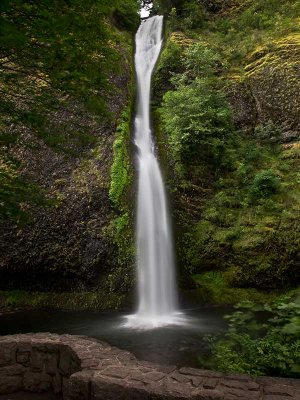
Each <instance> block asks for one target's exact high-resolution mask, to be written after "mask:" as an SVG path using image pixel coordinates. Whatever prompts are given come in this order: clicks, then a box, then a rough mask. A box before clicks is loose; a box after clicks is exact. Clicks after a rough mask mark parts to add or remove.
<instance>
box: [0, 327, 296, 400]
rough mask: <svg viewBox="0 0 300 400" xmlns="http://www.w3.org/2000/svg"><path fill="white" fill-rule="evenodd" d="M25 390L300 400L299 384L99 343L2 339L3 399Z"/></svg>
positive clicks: (74, 397) (66, 395) (99, 398)
mask: <svg viewBox="0 0 300 400" xmlns="http://www.w3.org/2000/svg"><path fill="white" fill-rule="evenodd" d="M21 390H25V391H30V392H45V391H53V392H54V393H57V394H61V396H62V397H63V399H64V400H144V399H145V400H146V399H147V400H152V399H153V400H156V399H157V400H158V399H163V400H173V399H176V400H184V399H193V400H300V380H292V379H279V378H257V379H254V378H251V377H249V376H246V375H232V374H222V373H219V372H214V371H207V370H201V369H194V368H177V367H176V366H170V365H157V364H154V363H150V362H146V361H139V360H137V359H136V358H135V356H134V355H133V354H131V353H129V352H127V351H123V350H120V349H117V348H115V347H111V346H109V345H108V344H106V343H103V342H100V341H98V340H96V339H92V338H88V337H84V336H71V335H56V334H50V333H38V334H21V335H12V336H2V337H0V394H5V393H14V392H18V391H21Z"/></svg>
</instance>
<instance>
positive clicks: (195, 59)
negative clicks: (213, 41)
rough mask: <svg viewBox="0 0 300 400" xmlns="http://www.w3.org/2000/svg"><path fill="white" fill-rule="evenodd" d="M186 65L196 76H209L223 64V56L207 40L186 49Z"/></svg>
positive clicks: (189, 71) (191, 73)
mask: <svg viewBox="0 0 300 400" xmlns="http://www.w3.org/2000/svg"><path fill="white" fill-rule="evenodd" d="M184 65H185V67H186V70H187V71H188V73H189V74H190V75H192V76H194V77H197V76H209V75H213V74H214V73H215V72H217V70H218V68H219V67H220V66H221V65H222V61H221V56H220V54H219V53H217V52H216V51H215V50H214V49H212V48H211V47H210V46H209V45H208V44H207V43H205V42H197V43H195V44H194V45H192V46H189V47H188V48H187V49H186V51H185V59H184Z"/></svg>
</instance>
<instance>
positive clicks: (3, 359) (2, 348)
mask: <svg viewBox="0 0 300 400" xmlns="http://www.w3.org/2000/svg"><path fill="white" fill-rule="evenodd" d="M16 350H17V344H16V343H8V342H4V343H0V367H1V366H4V365H8V364H12V363H15V361H16Z"/></svg>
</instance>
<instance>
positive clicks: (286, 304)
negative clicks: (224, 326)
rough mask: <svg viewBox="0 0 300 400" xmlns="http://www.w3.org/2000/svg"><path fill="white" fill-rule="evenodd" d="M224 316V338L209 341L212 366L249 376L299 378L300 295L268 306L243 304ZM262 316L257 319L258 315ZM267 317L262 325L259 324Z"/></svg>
mask: <svg viewBox="0 0 300 400" xmlns="http://www.w3.org/2000/svg"><path fill="white" fill-rule="evenodd" d="M236 309H237V311H235V312H234V313H233V314H231V315H228V316H226V317H225V318H226V319H227V320H228V323H229V326H228V330H227V332H226V334H225V337H224V338H223V339H219V340H216V338H215V341H214V340H213V341H212V350H213V357H214V363H215V367H217V368H218V369H219V370H221V371H226V372H238V373H247V374H252V375H274V376H283V377H293V378H299V377H300V341H299V335H300V296H299V295H298V297H297V296H296V297H295V298H291V297H285V298H283V299H280V300H277V301H275V302H273V303H272V304H271V305H265V306H255V305H254V303H251V302H245V303H241V304H240V305H238V306H237V307H236ZM257 313H259V315H261V317H259V315H258V314H257ZM266 314H268V315H269V317H268V319H267V321H266V322H265V323H261V322H259V321H261V320H262V318H263V316H265V315H266Z"/></svg>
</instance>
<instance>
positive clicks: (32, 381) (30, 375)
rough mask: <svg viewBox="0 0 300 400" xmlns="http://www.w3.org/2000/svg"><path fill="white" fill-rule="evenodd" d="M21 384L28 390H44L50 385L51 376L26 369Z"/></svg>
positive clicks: (48, 388) (49, 387)
mask: <svg viewBox="0 0 300 400" xmlns="http://www.w3.org/2000/svg"><path fill="white" fill-rule="evenodd" d="M23 386H24V389H25V390H28V391H29V392H46V391H48V390H50V389H51V387H52V377H51V376H50V375H48V374H46V373H44V372H31V371H27V372H25V374H24V378H23Z"/></svg>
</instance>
